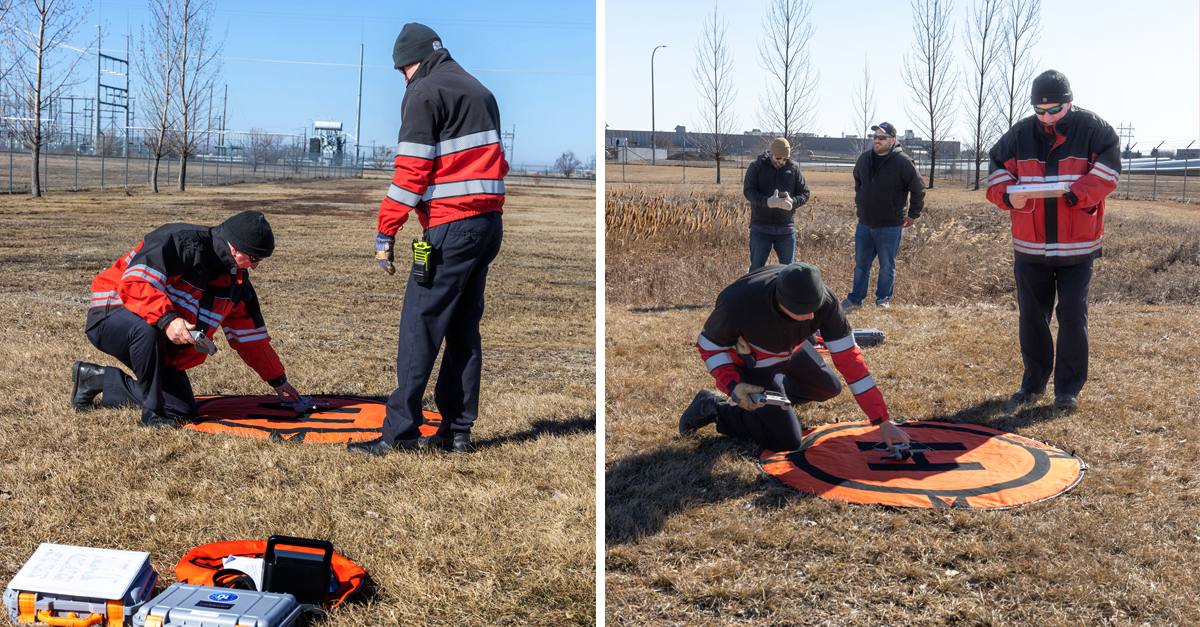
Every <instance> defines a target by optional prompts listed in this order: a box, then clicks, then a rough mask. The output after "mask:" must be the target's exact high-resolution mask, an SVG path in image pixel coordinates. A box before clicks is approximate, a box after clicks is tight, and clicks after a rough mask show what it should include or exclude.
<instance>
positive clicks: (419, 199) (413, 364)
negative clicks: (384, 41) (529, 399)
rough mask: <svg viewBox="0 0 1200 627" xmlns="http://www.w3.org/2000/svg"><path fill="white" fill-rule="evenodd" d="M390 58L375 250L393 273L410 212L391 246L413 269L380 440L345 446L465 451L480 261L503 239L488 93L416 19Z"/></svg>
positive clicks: (483, 272)
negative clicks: (395, 108) (432, 430)
mask: <svg viewBox="0 0 1200 627" xmlns="http://www.w3.org/2000/svg"><path fill="white" fill-rule="evenodd" d="M392 61H393V63H394V65H395V68H396V69H397V70H400V71H401V72H403V73H404V78H405V80H406V81H407V84H408V87H407V88H406V90H405V92H404V100H403V102H401V104H400V111H401V119H400V137H399V144H398V145H397V146H396V160H395V166H396V172H395V175H394V176H393V177H392V185H391V187H390V188H389V189H388V194H387V197H386V198H384V199H383V202H382V203H381V204H380V206H379V221H378V229H379V233H378V234H377V235H376V237H375V258H376V260H377V261H378V262H379V265H380V267H382V268H383V269H384V271H386V272H387V273H388V274H393V273H394V272H395V271H396V269H395V266H394V265H393V263H392V262H393V261H395V257H394V246H395V239H396V233H397V232H398V231H399V230H400V229H401V228H403V227H404V223H405V222H406V221H407V220H408V215H409V212H410V211H413V210H414V209H415V210H416V213H417V219H418V220H419V221H420V223H421V227H422V228H423V229H424V230H425V232H424V235H423V237H422V238H421V239H422V241H420V242H414V247H410V246H409V245H405V246H404V248H403V250H405V252H407V253H408V254H410V255H412V259H413V266H412V267H413V271H412V272H409V274H408V283H407V285H406V287H405V288H404V305H403V308H402V309H401V312H400V340H399V345H398V347H397V351H396V383H397V386H396V389H395V391H393V392H392V395H391V397H390V398H388V402H387V418H386V419H385V420H384V423H383V434H382V436H383V437H381V438H380V439H378V440H373V441H371V442H356V443H352V444H350V445H349V448H350V450H352V451H357V452H361V453H370V454H372V455H383V454H386V453H388V452H390V451H393V450H397V449H435V450H452V451H455V452H460V453H466V452H470V451H471V427H472V426H473V425H474V423H475V418H476V416H478V414H479V387H480V376H481V374H482V370H483V348H482V338H481V337H480V334H479V321H480V320H481V319H482V318H483V293H484V287H485V286H486V284H487V274H488V266H489V265H490V264H491V263H492V261H493V260H495V259H496V255H497V254H498V253H499V252H500V243H501V241H502V240H503V238H504V228H503V223H502V221H501V219H500V216H501V214H502V213H503V210H504V176H505V175H506V174H508V161H507V160H506V159H505V157H504V147H503V145H502V144H501V143H500V107H499V106H498V105H497V104H496V98H495V96H493V95H492V92H490V91H488V89H487V88H486V87H484V86H483V84H482V83H480V82H479V81H478V80H477V79H476V78H475V77H473V76H471V75H470V74H468V73H467V71H466V70H464V69H463V68H462V66H460V65H459V64H458V63H457V62H456V61H455V60H454V59H452V58H450V52H449V51H447V50H446V49H445V48H443V47H442V41H441V38H439V37H438V35H437V33H435V32H433V30H432V29H430V28H429V27H428V26H425V25H422V24H417V23H416V22H412V23H409V24H405V25H404V28H403V29H401V31H400V36H399V37H397V38H396V44H395V46H394V48H393V49H392ZM443 341H444V342H445V345H446V349H445V351H444V353H443V354H442V365H441V369H440V371H439V372H438V380H437V385H436V386H435V387H434V391H433V401H434V403H435V404H436V405H437V408H438V411H439V412H440V413H441V415H442V423H441V427H440V429H439V430H438V433H437V434H435V435H432V436H426V437H422V436H421V431H420V428H421V425H422V423H423V422H424V413H423V399H424V396H425V388H426V387H427V386H428V385H429V378H430V376H432V374H433V366H434V362H435V361H436V360H437V356H438V352H439V351H440V350H441V348H442V343H443Z"/></svg>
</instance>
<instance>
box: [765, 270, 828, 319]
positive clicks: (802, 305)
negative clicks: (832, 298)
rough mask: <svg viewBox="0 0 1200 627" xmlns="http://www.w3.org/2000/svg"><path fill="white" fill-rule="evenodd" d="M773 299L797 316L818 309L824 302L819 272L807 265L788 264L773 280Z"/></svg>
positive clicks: (823, 287) (823, 288)
mask: <svg viewBox="0 0 1200 627" xmlns="http://www.w3.org/2000/svg"><path fill="white" fill-rule="evenodd" d="M775 299H776V300H777V301H779V304H780V305H782V306H783V308H784V309H787V310H788V311H790V312H792V313H794V314H796V315H798V316H803V315H805V314H810V313H812V312H814V311H816V310H818V309H820V308H821V303H822V302H824V300H825V285H824V284H823V283H821V271H820V270H818V269H817V267H816V266H814V265H812V264H808V263H792V264H788V266H787V267H786V268H784V269H783V270H782V271H781V272H780V273H779V276H778V277H777V278H776V279H775Z"/></svg>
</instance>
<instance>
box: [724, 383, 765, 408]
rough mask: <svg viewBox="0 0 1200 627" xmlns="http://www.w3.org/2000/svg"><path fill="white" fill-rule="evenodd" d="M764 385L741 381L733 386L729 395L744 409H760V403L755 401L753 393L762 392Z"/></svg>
mask: <svg viewBox="0 0 1200 627" xmlns="http://www.w3.org/2000/svg"><path fill="white" fill-rule="evenodd" d="M762 393H763V387H762V386H760V385H750V384H749V383H739V384H737V385H735V386H734V387H733V392H731V393H730V394H729V397H730V398H731V399H733V402H735V403H737V405H738V407H741V408H742V409H758V403H756V402H754V401H753V400H752V399H751V398H750V395H751V394H762Z"/></svg>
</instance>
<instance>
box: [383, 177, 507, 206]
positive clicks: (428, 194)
mask: <svg viewBox="0 0 1200 627" xmlns="http://www.w3.org/2000/svg"><path fill="white" fill-rule="evenodd" d="M503 193H504V181H501V180H497V179H472V180H469V181H454V182H453V183H436V184H434V185H430V186H429V189H427V190H425V195H423V196H421V200H437V199H439V198H454V197H456V196H474V195H476V194H503ZM388 195H389V196H391V193H390V192H389V193H388ZM405 204H407V203H405ZM413 206H414V207H415V206H416V205H413Z"/></svg>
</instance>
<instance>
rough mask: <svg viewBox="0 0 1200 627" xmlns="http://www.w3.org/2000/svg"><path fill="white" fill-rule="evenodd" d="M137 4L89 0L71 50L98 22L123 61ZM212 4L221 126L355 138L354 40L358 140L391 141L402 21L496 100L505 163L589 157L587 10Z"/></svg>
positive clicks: (140, 11)
mask: <svg viewBox="0 0 1200 627" xmlns="http://www.w3.org/2000/svg"><path fill="white" fill-rule="evenodd" d="M147 4H148V3H147V2H145V1H141V2H130V1H103V2H100V1H94V2H93V3H92V5H91V7H90V11H89V13H88V18H87V20H86V21H85V23H84V26H82V27H81V28H80V31H79V33H78V35H77V36H76V38H75V40H76V43H78V42H81V41H86V40H87V39H88V38H94V37H95V32H96V24H97V18H98V17H99V19H100V21H101V24H102V25H103V27H104V32H105V39H104V49H105V50H106V51H109V52H108V53H109V54H112V55H113V56H119V57H120V56H124V49H125V41H124V37H123V36H124V34H125V33H126V32H127V31H128V30H132V32H133V36H134V37H133V42H134V43H133V47H134V48H135V49H136V47H137V39H138V33H139V29H140V27H141V25H142V24H143V23H144V22H145V19H146V17H145V16H146V7H147ZM215 7H216V10H215V17H214V30H216V31H218V32H219V33H225V35H226V36H225V46H224V51H223V54H222V56H224V57H227V58H228V59H227V60H226V61H225V62H224V69H223V80H222V81H221V83H220V84H221V85H224V84H225V83H228V85H229V112H228V124H227V127H228V128H229V129H232V130H248V129H250V128H253V127H257V128H262V129H264V130H266V131H269V132H278V133H297V134H299V133H302V132H303V131H304V129H305V128H308V129H311V126H312V122H313V121H314V120H336V121H340V122H342V123H343V128H344V129H345V130H346V131H347V132H349V133H353V132H354V121H355V105H356V98H357V90H358V67H357V66H358V55H359V44H360V43H362V44H363V45H364V46H365V49H364V53H363V54H364V58H363V65H364V69H363V90H362V131H361V135H362V138H361V140H362V141H361V143H362V144H363V145H365V146H370V145H371V144H372V142H375V143H376V144H380V145H383V144H394V143H395V141H396V132H397V130H398V129H399V128H400V101H401V99H402V98H403V97H404V80H403V77H402V76H401V75H400V73H399V72H397V71H396V70H394V69H392V60H391V54H392V44H393V43H394V42H395V39H396V36H397V35H398V34H399V33H400V29H401V28H402V27H403V26H404V24H405V23H407V22H420V23H422V24H425V25H427V26H429V27H431V28H432V29H433V30H434V31H436V32H437V33H438V35H439V36H440V37H441V38H442V41H443V43H444V45H445V47H446V49H448V50H449V51H450V54H451V55H452V56H453V57H454V58H455V60H457V61H458V62H459V63H460V64H461V65H462V66H463V67H464V68H466V69H467V70H469V71H471V72H472V74H474V75H475V76H476V78H478V79H479V80H480V81H482V82H483V84H484V85H486V86H487V87H488V88H489V89H491V90H492V93H494V94H495V95H496V99H497V101H498V102H499V104H500V114H501V123H502V125H503V127H504V130H505V131H514V130H515V134H516V136H515V142H514V145H513V154H512V155H511V156H510V160H511V161H512V162H513V163H514V165H518V164H522V163H524V164H529V165H531V166H532V165H535V164H536V165H544V164H552V163H553V162H554V160H555V159H556V158H557V157H558V156H559V155H560V154H562V153H563V152H565V151H567V150H573V151H574V152H575V154H576V156H578V157H579V158H580V159H581V160H584V161H586V160H587V159H588V158H589V157H591V156H592V155H594V154H596V148H595V145H596V142H595V123H596V73H595V72H596V5H595V3H594V2H543V1H532V2H519V1H515V0H512V1H503V2H486V1H467V2H446V3H436V2H421V3H416V2H395V1H392V2H383V1H346V2H338V3H331V2H315V1H310V0H289V1H286V2H285V1H276V0H253V1H249V0H248V1H244V2H231V1H229V0H216V2H215ZM234 59H264V60H273V61H288V62H292V63H264V62H259V61H243V60H234ZM297 62H306V63H307V64H302V63H297ZM313 63H333V64H345V66H323V65H312V64H313ZM351 66H353V67H351ZM94 67H95V66H94V62H92V63H91V64H89V63H87V62H85V63H84V65H83V69H82V72H81V74H82V77H83V78H85V83H84V84H83V85H80V86H79V87H77V88H76V89H75V90H74V91H75V92H76V95H81V96H83V95H91V94H92V93H94V92H92V91H90V90H92V89H94V88H92V87H90V85H91V84H92V83H91V81H94V70H93V69H92V68H94ZM134 78H135V80H136V77H134ZM220 92H221V87H218V90H217V95H216V98H217V102H215V103H214V110H215V109H216V108H218V107H219V106H220V97H221V93H220ZM309 133H310V134H311V130H310V131H309Z"/></svg>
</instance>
